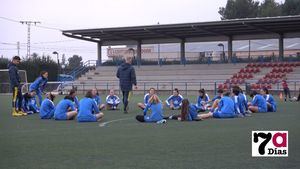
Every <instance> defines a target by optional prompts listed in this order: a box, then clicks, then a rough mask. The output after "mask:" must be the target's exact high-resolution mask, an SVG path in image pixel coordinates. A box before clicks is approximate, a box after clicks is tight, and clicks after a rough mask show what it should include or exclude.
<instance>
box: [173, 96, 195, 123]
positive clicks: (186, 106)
mask: <svg viewBox="0 0 300 169" xmlns="http://www.w3.org/2000/svg"><path fill="white" fill-rule="evenodd" d="M199 117H200V115H198V111H197V107H196V106H195V105H194V104H190V102H189V100H188V99H183V101H182V107H181V114H180V115H173V116H170V117H169V119H173V120H179V121H199V120H200V118H199Z"/></svg>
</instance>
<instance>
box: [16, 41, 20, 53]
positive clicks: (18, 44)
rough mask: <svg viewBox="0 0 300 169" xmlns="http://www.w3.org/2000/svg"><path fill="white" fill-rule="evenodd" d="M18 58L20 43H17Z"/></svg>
mask: <svg viewBox="0 0 300 169" xmlns="http://www.w3.org/2000/svg"><path fill="white" fill-rule="evenodd" d="M17 50H18V56H20V42H17Z"/></svg>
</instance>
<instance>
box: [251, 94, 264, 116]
mask: <svg viewBox="0 0 300 169" xmlns="http://www.w3.org/2000/svg"><path fill="white" fill-rule="evenodd" d="M250 97H251V98H252V102H251V103H248V109H249V110H250V111H251V112H252V113H266V112H267V111H268V106H267V101H266V99H265V98H264V97H263V96H262V95H260V94H258V93H257V92H256V91H252V92H251V93H250Z"/></svg>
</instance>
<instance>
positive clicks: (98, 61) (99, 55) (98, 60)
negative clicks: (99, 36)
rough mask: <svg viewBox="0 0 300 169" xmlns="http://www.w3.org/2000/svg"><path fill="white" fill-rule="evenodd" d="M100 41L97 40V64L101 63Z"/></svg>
mask: <svg viewBox="0 0 300 169" xmlns="http://www.w3.org/2000/svg"><path fill="white" fill-rule="evenodd" d="M101 49H102V43H101V42H98V43H97V56H98V59H97V66H99V65H101V63H102V50H101Z"/></svg>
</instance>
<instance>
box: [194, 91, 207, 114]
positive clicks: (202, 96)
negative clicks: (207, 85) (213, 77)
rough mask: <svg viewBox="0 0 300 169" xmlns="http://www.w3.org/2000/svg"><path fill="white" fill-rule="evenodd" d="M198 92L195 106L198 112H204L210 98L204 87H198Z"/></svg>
mask: <svg viewBox="0 0 300 169" xmlns="http://www.w3.org/2000/svg"><path fill="white" fill-rule="evenodd" d="M198 92H199V96H198V99H197V104H196V107H197V110H198V111H199V112H204V111H205V110H207V107H208V106H209V104H208V103H209V101H210V98H209V96H208V94H207V93H206V92H205V90H204V89H200V90H199V91H198Z"/></svg>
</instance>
